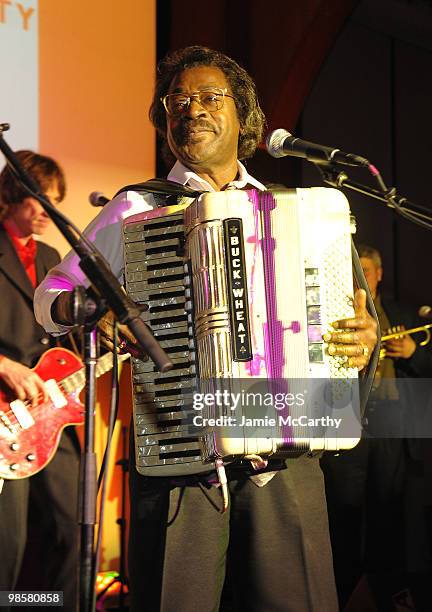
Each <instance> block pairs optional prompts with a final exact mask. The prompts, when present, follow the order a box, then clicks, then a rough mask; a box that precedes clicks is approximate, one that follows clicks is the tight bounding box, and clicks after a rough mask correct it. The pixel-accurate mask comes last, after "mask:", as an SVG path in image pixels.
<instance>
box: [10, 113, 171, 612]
mask: <svg viewBox="0 0 432 612" xmlns="http://www.w3.org/2000/svg"><path fill="white" fill-rule="evenodd" d="M8 129H9V125H8V124H7V123H2V124H0V150H1V152H2V153H3V155H4V156H5V158H6V160H7V162H8V164H9V167H10V168H11V170H12V171H13V173H14V174H15V176H16V177H17V179H18V180H19V181H20V183H21V184H22V186H23V187H24V188H25V189H26V191H28V193H29V194H30V195H31V196H32V197H34V198H36V199H37V200H38V201H39V202H40V204H41V206H42V207H43V209H44V210H45V211H46V213H47V214H48V215H49V216H50V218H51V219H52V221H53V222H54V224H55V225H56V226H57V228H58V229H59V230H60V232H61V233H62V234H63V236H64V237H65V239H66V240H67V241H68V243H69V244H70V246H71V247H72V249H73V250H74V251H75V252H76V254H77V255H78V257H79V259H80V262H79V266H80V268H81V270H82V271H83V272H84V273H85V275H86V276H87V278H88V280H89V281H90V284H91V285H92V286H93V288H94V289H95V290H96V293H97V294H98V296H99V298H100V299H101V302H103V303H104V304H105V303H106V305H107V306H108V307H109V308H111V310H112V311H113V312H114V314H115V316H116V318H117V319H118V320H119V321H120V323H123V324H126V325H127V326H128V327H129V329H130V330H131V332H132V333H133V334H134V336H135V338H136V339H137V341H138V344H139V345H140V347H141V349H142V350H143V351H144V352H145V353H147V354H148V355H149V356H150V357H151V359H152V360H153V361H154V363H155V365H156V367H157V368H158V369H159V370H160V371H161V372H166V371H168V370H170V369H171V368H172V362H171V361H170V359H169V358H168V356H167V355H166V353H165V351H164V350H163V349H162V348H161V347H160V345H159V343H158V342H157V341H156V339H155V338H154V337H153V335H152V334H151V332H150V330H149V329H148V328H147V326H146V325H145V323H144V322H143V321H142V319H141V318H140V310H139V309H138V308H137V306H136V305H135V303H134V302H133V301H132V300H131V299H130V298H129V296H127V294H126V293H125V292H124V291H123V289H122V287H121V285H120V283H119V282H118V280H117V279H116V277H115V276H114V274H113V273H112V272H111V269H110V267H109V264H108V263H107V262H106V260H105V259H104V257H103V256H102V254H101V253H99V251H97V249H96V248H95V247H94V245H93V244H92V243H90V242H89V241H88V240H87V238H86V237H85V236H84V235H83V234H81V232H80V231H79V230H78V228H76V227H75V226H74V225H73V223H72V222H71V221H69V219H67V218H66V217H65V216H64V215H63V214H62V213H60V212H59V211H58V210H57V209H56V208H54V207H53V206H52V205H51V203H50V202H49V201H48V200H47V198H46V197H45V196H43V195H42V194H40V192H39V190H40V187H39V185H38V184H37V183H36V182H35V181H34V180H33V179H32V178H31V177H30V176H28V174H27V173H26V172H25V171H24V169H23V167H22V166H21V164H20V162H19V160H18V158H17V157H16V155H15V153H14V152H13V151H12V149H11V148H10V147H9V145H8V144H7V142H6V141H5V140H4V138H3V132H5V131H6V130H8ZM72 230H73V231H72ZM99 306H100V304H98V305H97V307H96V310H97V311H98V312H97V313H96V316H92V324H91V325H90V326H89V328H88V329H87V330H86V331H87V333H86V336H85V341H84V344H85V372H86V387H85V408H86V412H85V449H84V453H83V458H82V462H81V470H80V474H81V475H80V485H82V486H81V496H80V502H81V503H80V508H81V511H82V518H81V521H80V522H81V556H80V612H92V610H93V609H94V603H95V597H94V591H95V589H94V583H95V569H94V568H93V559H94V553H93V546H94V526H95V523H96V459H95V453H94V411H95V399H96V377H95V373H96V372H95V370H96V347H97V333H96V324H97V321H98V320H99V317H100V316H101V314H102V312H103V308H102V309H101V308H99ZM74 310H75V311H76V313H77V317H78V319H80V320H81V319H82V317H83V310H85V309H82V308H81V304H80V307H78V308H74ZM92 314H95V313H92Z"/></svg>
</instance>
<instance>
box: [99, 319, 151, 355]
mask: <svg viewBox="0 0 432 612" xmlns="http://www.w3.org/2000/svg"><path fill="white" fill-rule="evenodd" d="M113 322H114V315H113V313H112V311H111V310H109V311H108V312H107V313H106V314H105V315H104V316H103V317H102V318H101V319H100V320H99V322H98V329H99V338H100V343H101V344H102V345H103V346H104V347H105V348H107V349H108V350H109V351H111V352H113V351H114V340H113V338H114V328H113ZM117 330H118V338H119V342H118V345H117V353H119V354H120V355H123V354H125V353H130V354H131V355H132V356H133V357H139V359H142V360H144V361H146V360H147V359H148V355H145V354H144V353H143V352H142V350H141V348H140V346H139V344H138V342H137V339H136V338H135V336H134V335H133V333H132V332H131V331H130V330H129V328H128V326H127V325H122V324H121V323H119V324H118V325H117Z"/></svg>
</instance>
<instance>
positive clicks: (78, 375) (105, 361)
mask: <svg viewBox="0 0 432 612" xmlns="http://www.w3.org/2000/svg"><path fill="white" fill-rule="evenodd" d="M129 357H130V355H129V353H125V354H124V355H117V359H118V361H119V362H122V361H126V359H129ZM112 367H113V353H106V354H105V355H102V357H99V359H98V360H97V362H96V372H95V373H96V378H99V377H100V376H102V374H105V373H106V372H109V371H110V370H111V369H112ZM84 385H85V367H82V368H80V369H79V370H77V371H76V372H74V373H73V374H71V375H70V376H67V377H66V378H64V379H63V380H62V386H63V389H64V390H65V391H66V392H67V393H71V392H72V391H75V390H76V389H82V388H83V387H84Z"/></svg>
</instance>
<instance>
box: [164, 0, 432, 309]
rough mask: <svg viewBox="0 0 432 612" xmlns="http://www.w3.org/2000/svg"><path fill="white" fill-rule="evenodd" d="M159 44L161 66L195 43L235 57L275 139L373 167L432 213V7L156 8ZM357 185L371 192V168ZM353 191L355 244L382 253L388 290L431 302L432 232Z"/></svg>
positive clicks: (409, 0) (227, 4)
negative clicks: (334, 151) (304, 143)
mask: <svg viewBox="0 0 432 612" xmlns="http://www.w3.org/2000/svg"><path fill="white" fill-rule="evenodd" d="M157 35H158V57H159V58H160V57H161V56H163V55H165V53H166V52H167V51H170V50H174V49H177V48H180V47H184V46H187V45H191V44H202V45H206V46H209V47H213V48H216V49H219V50H221V51H223V52H225V53H227V54H228V55H230V56H231V57H233V58H234V59H236V60H237V61H238V62H239V63H240V64H242V65H243V66H244V67H245V68H246V69H247V70H248V71H249V73H250V74H251V75H252V76H253V78H254V79H255V82H256V84H257V87H258V93H259V97H260V101H261V105H262V107H263V110H264V112H265V114H266V116H267V121H268V127H269V129H275V128H279V127H283V128H285V129H287V130H288V131H290V132H293V133H295V135H296V136H300V137H303V138H304V139H306V140H310V141H312V142H318V143H321V144H325V145H329V146H337V147H339V148H341V149H342V150H344V151H349V152H353V153H357V154H359V155H363V156H365V157H367V158H368V159H370V160H371V161H372V163H374V164H375V165H376V166H377V167H378V168H379V170H380V171H381V173H382V175H383V178H384V180H385V181H386V183H387V185H389V186H393V185H394V186H396V187H397V189H398V193H399V194H400V195H404V196H405V197H407V198H408V199H410V200H412V201H413V202H415V203H418V204H422V205H424V206H426V207H428V208H429V209H430V211H431V214H432V196H431V194H430V188H429V185H431V184H432V177H431V174H432V169H431V167H430V162H431V158H432V155H431V154H432V123H431V120H430V113H431V102H432V1H431V0H330V1H329V0H303V2H301V3H300V2H295V1H292V0H291V1H290V0H268V1H267V2H266V1H265V0H235V1H234V0H219V1H218V2H215V1H214V0H210V1H209V0H201V1H200V2H195V1H192V0H189V1H186V2H179V1H178V0H159V1H158V29H157ZM248 167H249V169H250V170H251V171H252V173H253V174H254V175H255V176H257V178H261V179H266V180H267V181H275V182H279V183H284V184H286V185H287V186H290V187H303V186H306V187H309V186H316V185H322V182H321V178H320V175H319V173H318V171H317V170H316V168H315V166H313V165H312V164H309V163H307V162H303V161H299V160H295V159H293V158H287V157H286V158H284V159H282V160H275V159H272V158H270V157H269V156H268V154H267V153H266V152H265V151H264V150H259V151H258V153H257V154H256V156H255V158H254V159H253V160H250V161H249V162H248ZM164 171H165V169H164V167H163V163H162V162H161V161H160V157H159V161H158V174H162V173H163V172H164ZM349 176H350V178H351V179H352V180H356V181H359V182H363V183H369V184H370V185H371V186H374V185H373V183H372V182H370V180H369V176H368V174H367V172H366V171H365V170H364V171H352V170H351V169H350V170H349ZM345 193H346V195H347V197H348V198H349V201H350V204H351V208H352V212H353V213H354V215H355V217H356V219H357V237H356V242H366V243H368V244H371V245H372V246H375V247H377V248H379V249H380V250H381V252H382V255H383V262H384V268H385V274H384V283H383V288H384V291H385V292H386V293H387V294H388V295H389V296H390V297H392V298H393V299H396V300H399V301H402V302H407V303H411V304H414V305H421V304H432V286H431V279H430V276H431V275H430V269H431V264H430V249H431V244H432V234H430V233H429V232H427V231H426V230H424V229H422V228H420V227H417V226H415V225H412V224H410V223H409V222H407V221H405V220H403V219H400V218H397V217H396V215H395V213H394V212H393V211H392V210H390V209H388V208H385V206H384V204H381V203H379V202H377V201H374V200H372V199H369V198H366V197H365V196H361V195H358V194H355V193H353V192H348V191H345Z"/></svg>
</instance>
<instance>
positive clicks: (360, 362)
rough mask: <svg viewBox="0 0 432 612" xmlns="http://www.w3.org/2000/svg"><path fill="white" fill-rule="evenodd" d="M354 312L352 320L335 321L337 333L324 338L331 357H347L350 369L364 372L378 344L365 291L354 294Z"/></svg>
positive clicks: (375, 325)
mask: <svg viewBox="0 0 432 612" xmlns="http://www.w3.org/2000/svg"><path fill="white" fill-rule="evenodd" d="M354 312H355V315H354V318H352V319H341V320H339V321H335V322H334V323H333V327H334V328H335V331H333V332H331V333H327V334H324V336H323V338H324V340H325V341H326V342H328V348H327V351H328V353H329V355H339V356H341V357H345V358H346V365H347V366H348V367H350V368H358V370H362V369H363V368H364V367H365V366H366V365H367V364H368V363H369V359H370V358H371V355H372V352H373V350H374V348H375V345H376V343H377V324H376V322H375V320H374V319H373V318H372V317H371V315H370V314H369V313H368V311H367V309H366V292H365V290H364V289H357V291H356V292H355V293H354ZM338 329H340V330H343V331H337V330H338ZM347 330H348V331H347Z"/></svg>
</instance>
